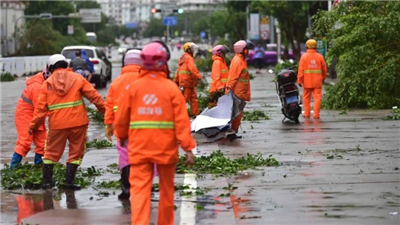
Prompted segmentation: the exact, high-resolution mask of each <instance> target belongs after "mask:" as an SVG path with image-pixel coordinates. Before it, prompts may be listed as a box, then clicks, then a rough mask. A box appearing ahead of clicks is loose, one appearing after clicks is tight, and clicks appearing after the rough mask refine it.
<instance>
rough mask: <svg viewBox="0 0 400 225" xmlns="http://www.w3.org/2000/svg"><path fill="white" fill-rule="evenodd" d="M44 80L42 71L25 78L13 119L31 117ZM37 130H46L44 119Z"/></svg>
mask: <svg viewBox="0 0 400 225" xmlns="http://www.w3.org/2000/svg"><path fill="white" fill-rule="evenodd" d="M44 81H45V80H44V77H43V73H42V72H39V73H37V74H36V75H34V76H32V77H30V78H27V79H26V81H25V83H26V87H25V89H24V91H23V92H22V94H21V97H20V98H19V100H18V103H17V107H16V109H15V116H16V117H15V120H19V118H18V117H19V116H23V117H25V118H26V117H33V112H34V110H35V106H36V104H37V100H38V96H39V93H40V88H41V87H42V84H43V82H44ZM16 122H17V121H16ZM38 130H46V126H45V123H44V121H43V122H42V124H41V125H40V126H39V127H38Z"/></svg>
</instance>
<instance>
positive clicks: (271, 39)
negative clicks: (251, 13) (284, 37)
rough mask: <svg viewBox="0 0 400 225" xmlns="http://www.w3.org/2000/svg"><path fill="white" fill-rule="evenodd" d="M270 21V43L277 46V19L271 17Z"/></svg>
mask: <svg viewBox="0 0 400 225" xmlns="http://www.w3.org/2000/svg"><path fill="white" fill-rule="evenodd" d="M269 21H270V22H271V23H270V24H271V38H270V43H271V44H275V18H274V17H273V16H271V17H270V19H269Z"/></svg>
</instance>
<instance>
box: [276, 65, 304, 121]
mask: <svg viewBox="0 0 400 225" xmlns="http://www.w3.org/2000/svg"><path fill="white" fill-rule="evenodd" d="M294 67H295V66H292V67H289V68H287V69H282V70H281V71H279V72H278V74H277V76H276V79H275V89H276V94H277V95H278V98H279V101H280V103H281V110H282V114H283V115H284V116H285V117H284V118H283V120H282V122H284V121H285V119H286V118H288V119H290V120H293V121H294V122H295V123H296V124H298V123H299V116H300V114H301V107H300V95H299V88H298V86H297V84H296V81H297V74H296V73H295V72H294V71H293V70H292V68H294ZM269 72H270V73H273V70H270V71H269Z"/></svg>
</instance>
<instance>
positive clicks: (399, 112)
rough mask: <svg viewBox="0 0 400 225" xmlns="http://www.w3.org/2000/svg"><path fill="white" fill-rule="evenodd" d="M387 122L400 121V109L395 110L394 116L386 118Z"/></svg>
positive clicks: (393, 111)
mask: <svg viewBox="0 0 400 225" xmlns="http://www.w3.org/2000/svg"><path fill="white" fill-rule="evenodd" d="M385 120H400V108H394V109H393V110H392V114H390V115H388V116H386V118H385Z"/></svg>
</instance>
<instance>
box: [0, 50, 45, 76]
mask: <svg viewBox="0 0 400 225" xmlns="http://www.w3.org/2000/svg"><path fill="white" fill-rule="evenodd" d="M49 57H50V56H49V55H44V56H23V57H7V58H3V57H0V73H7V72H8V73H11V74H12V75H14V76H18V77H20V76H28V75H31V74H35V73H37V72H39V71H42V70H43V69H44V68H45V66H46V62H47V60H48V59H49Z"/></svg>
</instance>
